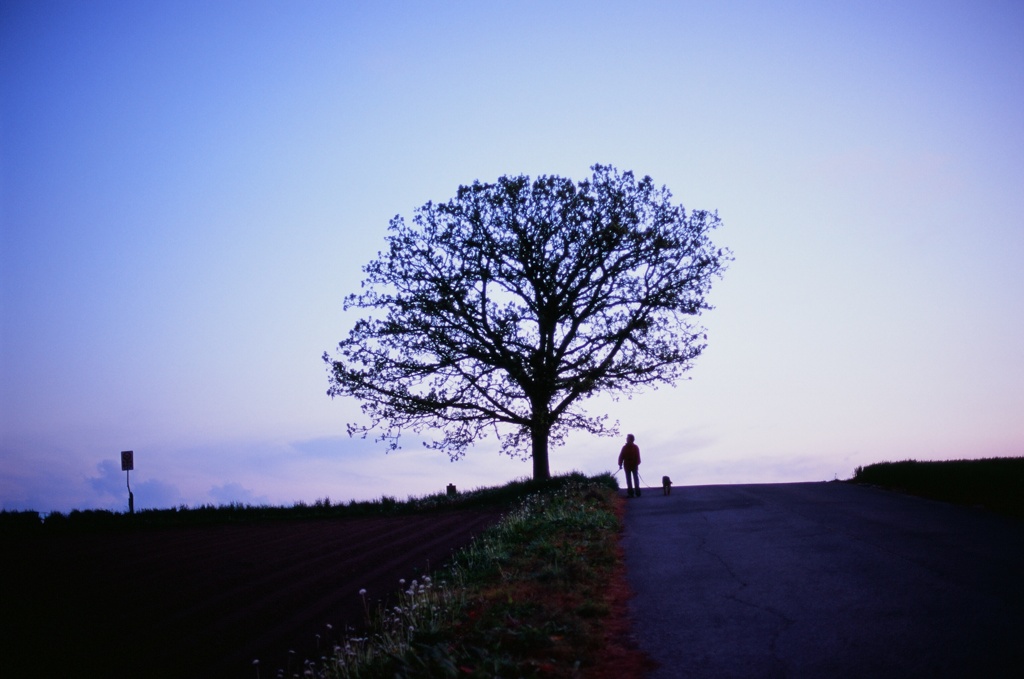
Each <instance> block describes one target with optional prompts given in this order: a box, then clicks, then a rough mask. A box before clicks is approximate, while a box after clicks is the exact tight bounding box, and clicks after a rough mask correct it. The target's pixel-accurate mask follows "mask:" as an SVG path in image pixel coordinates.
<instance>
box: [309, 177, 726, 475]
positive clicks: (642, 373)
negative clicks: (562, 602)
mask: <svg viewBox="0 0 1024 679" xmlns="http://www.w3.org/2000/svg"><path fill="white" fill-rule="evenodd" d="M592 171H593V174H592V176H591V178H590V179H588V180H584V181H580V182H578V183H575V182H573V181H572V180H570V179H566V178H563V177H558V176H541V177H539V178H536V179H533V180H531V179H530V178H529V177H526V176H512V177H510V176H505V177H501V178H500V179H498V180H497V181H496V182H494V183H481V182H474V183H473V184H472V185H470V186H460V187H459V189H458V191H457V193H456V195H455V197H454V198H453V199H451V200H449V201H448V202H446V203H433V202H429V203H427V204H426V205H424V206H423V207H421V208H419V209H417V210H416V211H415V213H414V216H413V219H412V223H411V224H408V223H406V221H405V220H404V219H403V218H402V217H401V216H396V217H395V218H394V219H392V220H391V224H390V228H389V235H388V237H387V243H388V248H387V250H386V251H385V252H379V253H378V255H377V258H376V259H375V260H374V261H372V262H370V263H369V264H367V265H366V266H365V267H364V273H365V275H366V278H365V280H364V281H363V287H362V291H361V292H360V293H357V294H352V295H350V296H349V297H347V298H346V301H345V308H346V310H347V309H350V308H358V309H363V310H366V311H367V312H368V314H367V315H366V316H365V317H363V318H362V319H360V320H358V321H357V322H356V323H355V325H354V327H352V329H351V330H350V331H349V334H348V337H347V338H346V339H344V340H343V341H342V342H341V343H340V344H339V345H338V352H337V354H336V355H335V356H334V357H332V356H330V355H328V354H327V353H325V354H324V356H323V359H324V361H325V362H326V363H327V365H328V374H329V381H330V388H329V390H328V394H329V395H331V396H332V397H337V396H349V397H354V398H355V399H357V400H359V401H360V402H361V403H362V408H363V412H364V414H365V415H367V416H368V418H369V422H368V423H363V424H350V425H349V433H350V434H357V433H358V434H362V435H363V436H365V435H366V434H367V433H368V432H370V431H378V432H379V440H381V441H388V442H389V443H390V445H391V447H392V448H394V447H396V446H397V443H398V438H399V435H400V434H401V433H402V432H403V431H405V430H411V431H414V432H417V433H423V432H425V431H427V430H430V431H434V432H438V433H439V436H437V437H436V438H435V439H434V440H433V441H432V442H430V443H428V445H430V446H433V447H436V448H439V449H442V450H444V451H445V452H447V453H448V454H449V456H450V457H451V458H452V459H456V458H458V457H461V456H462V455H463V454H464V453H465V451H466V449H467V448H468V447H469V446H470V445H471V444H472V443H473V442H475V441H476V440H478V439H480V438H481V437H484V436H486V435H487V434H488V433H492V432H493V433H495V434H497V435H498V436H499V438H500V439H501V441H502V450H503V451H504V452H506V453H509V454H511V455H514V456H524V457H525V456H526V455H527V454H529V455H530V456H532V458H533V463H534V477H535V478H538V479H541V478H547V477H548V476H549V465H548V445H549V441H551V442H555V443H558V442H561V441H562V440H564V437H565V435H566V434H567V432H569V431H570V430H573V429H582V430H584V431H587V432H591V433H595V434H613V433H615V425H614V424H611V425H609V423H608V418H607V416H606V415H603V414H602V415H597V416H592V415H588V414H587V413H586V412H585V411H584V409H583V407H582V403H583V401H585V400H586V399H587V398H589V397H591V396H594V395H596V394H599V393H608V394H611V395H613V396H616V397H617V396H622V395H631V394H633V393H634V392H636V391H637V390H639V389H642V388H644V387H650V386H658V385H665V384H672V383H674V382H676V381H677V380H678V379H679V378H680V377H681V376H682V375H683V373H684V372H686V371H687V370H688V369H689V368H690V367H691V366H692V365H693V361H694V359H696V358H697V357H698V356H699V355H700V354H701V352H702V351H703V350H704V348H705V340H706V335H705V333H704V330H703V328H701V327H700V326H699V325H697V324H696V322H695V320H694V319H695V318H696V317H697V316H699V315H700V314H701V312H702V311H704V310H707V309H710V308H711V307H710V306H709V305H708V303H707V295H708V293H709V291H710V288H711V283H712V280H713V279H714V278H716V277H718V276H720V275H721V274H722V272H723V271H724V269H725V266H726V264H727V262H728V261H729V260H730V259H731V256H730V253H729V252H728V251H727V250H722V249H718V248H716V247H715V245H714V244H713V243H712V242H711V238H710V235H711V231H712V230H713V229H714V228H715V227H717V226H718V224H719V218H718V214H717V212H708V211H704V210H696V211H692V212H689V213H687V212H686V210H685V209H684V208H683V207H682V206H681V205H675V204H673V203H672V196H671V193H670V192H669V191H668V189H666V188H664V187H661V188H659V187H656V186H655V184H654V182H653V181H652V180H651V178H650V177H643V178H642V179H636V178H635V177H634V175H633V174H632V173H631V172H623V173H620V172H619V171H617V170H616V169H614V168H612V167H608V166H601V165H595V166H594V167H593V168H592ZM526 441H530V444H531V445H530V450H529V453H527V452H526V445H525V444H526Z"/></svg>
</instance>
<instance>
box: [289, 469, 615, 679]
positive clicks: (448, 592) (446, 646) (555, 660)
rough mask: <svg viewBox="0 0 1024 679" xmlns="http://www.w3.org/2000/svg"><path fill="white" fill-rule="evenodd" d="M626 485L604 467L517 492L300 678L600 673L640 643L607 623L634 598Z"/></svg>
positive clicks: (298, 671)
mask: <svg viewBox="0 0 1024 679" xmlns="http://www.w3.org/2000/svg"><path fill="white" fill-rule="evenodd" d="M617 487H618V485H617V483H616V482H615V480H614V479H613V478H612V477H611V476H610V475H607V474H605V475H602V476H598V477H594V478H586V477H584V476H582V475H578V474H577V475H569V476H565V477H559V478H558V479H554V480H553V481H552V483H551V484H547V487H545V488H544V489H542V490H538V491H537V492H534V493H531V494H529V495H527V496H526V497H524V498H522V499H520V500H518V501H516V502H515V504H514V505H513V507H512V509H511V510H510V512H509V513H508V514H507V515H506V516H505V517H504V519H503V520H502V521H501V522H500V523H498V524H497V525H496V526H494V527H493V528H491V529H490V530H488V531H487V532H485V533H484V534H483V535H481V536H480V537H479V538H477V539H476V540H475V541H474V542H473V543H472V544H471V545H470V546H469V547H467V548H466V549H464V550H462V551H460V552H458V553H457V554H456V556H455V557H454V558H453V560H452V561H451V563H450V564H449V565H448V566H447V567H446V568H445V569H444V570H442V571H440V572H438V573H435V574H433V577H428V578H423V579H422V580H420V581H412V582H411V583H401V586H402V587H403V589H402V591H401V592H400V593H399V594H398V600H397V601H395V602H394V603H393V604H389V608H380V609H378V610H376V611H370V610H368V611H367V618H368V627H367V630H366V631H365V632H362V633H361V636H357V637H347V638H341V639H339V640H338V641H337V643H336V645H334V647H333V649H332V651H331V652H330V654H329V655H326V656H325V657H323V658H321V660H320V662H319V663H315V664H312V663H308V664H306V665H305V666H304V667H303V668H301V670H299V669H298V668H296V670H297V671H296V672H295V676H310V677H321V678H330V679H352V678H357V677H358V678H360V679H375V678H378V677H379V678H384V677H386V678H387V679H392V678H395V677H398V678H406V677H410V678H411V677H487V678H493V677H578V676H588V677H596V676H603V674H602V672H603V670H602V669H601V665H602V662H601V661H602V658H607V657H609V654H613V655H615V657H616V658H621V657H623V655H624V654H625V655H628V654H629V653H630V652H633V651H630V650H629V649H623V648H621V646H622V645H623V644H622V641H621V638H620V639H615V638H613V637H614V636H615V635H612V634H610V633H609V629H610V626H614V625H613V624H612V623H613V622H614V618H615V617H616V614H618V615H620V616H621V614H622V610H623V604H624V601H625V592H624V589H623V588H621V587H617V586H616V579H617V578H621V560H620V553H619V547H618V534H619V531H620V528H621V521H620V516H621V514H620V509H621V504H620V500H619V499H618V498H617V496H616V493H615V491H616V489H617ZM616 645H618V646H619V648H616V647H615V646H616ZM616 669H617V671H621V669H622V668H621V667H618V668H616ZM289 676H291V675H289ZM608 676H611V675H610V674H609V675H608Z"/></svg>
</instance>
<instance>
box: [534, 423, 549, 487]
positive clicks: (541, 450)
mask: <svg viewBox="0 0 1024 679" xmlns="http://www.w3.org/2000/svg"><path fill="white" fill-rule="evenodd" d="M548 432H549V428H548V427H546V426H543V425H535V426H534V427H533V429H532V430H531V431H530V437H531V438H532V440H533V480H534V481H547V480H548V479H550V478H551V469H550V467H549V466H548Z"/></svg>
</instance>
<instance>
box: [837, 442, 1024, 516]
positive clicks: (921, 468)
mask: <svg viewBox="0 0 1024 679" xmlns="http://www.w3.org/2000/svg"><path fill="white" fill-rule="evenodd" d="M850 481H851V482H852V483H862V484H870V485H875V486H881V487H883V488H888V489H890V490H895V491H899V492H904V493H909V494H911V495H918V496H921V497H927V498H930V499H933V500H942V501H944V502H952V503H955V504H963V505H970V506H981V507H985V508H986V509H988V510H991V511H994V512H998V513H1000V514H1005V515H1008V516H1013V517H1016V518H1018V519H1024V457H1002V458H985V459H980V460H951V461H947V462H918V461H916V460H904V461H901V462H879V463H877V464H871V465H868V466H866V467H857V469H856V470H855V472H854V476H853V478H852V479H850Z"/></svg>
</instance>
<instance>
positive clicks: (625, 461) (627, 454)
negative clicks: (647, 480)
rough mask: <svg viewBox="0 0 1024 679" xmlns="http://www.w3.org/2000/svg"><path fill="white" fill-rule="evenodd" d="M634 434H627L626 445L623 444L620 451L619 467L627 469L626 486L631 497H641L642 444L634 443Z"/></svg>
mask: <svg viewBox="0 0 1024 679" xmlns="http://www.w3.org/2000/svg"><path fill="white" fill-rule="evenodd" d="M634 440H635V439H634V437H633V435H632V434H627V435H626V445H624V446H622V452H620V453H619V469H622V468H625V469H626V488H627V489H629V497H633V496H634V490H633V489H634V488H635V489H636V491H635V495H636V497H640V472H639V469H640V446H638V445H637V444H635V443H633V441H634Z"/></svg>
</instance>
